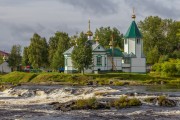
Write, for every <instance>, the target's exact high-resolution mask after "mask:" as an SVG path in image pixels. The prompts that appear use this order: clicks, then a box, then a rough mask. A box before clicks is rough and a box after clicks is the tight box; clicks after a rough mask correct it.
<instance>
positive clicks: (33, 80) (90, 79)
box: [0, 72, 180, 86]
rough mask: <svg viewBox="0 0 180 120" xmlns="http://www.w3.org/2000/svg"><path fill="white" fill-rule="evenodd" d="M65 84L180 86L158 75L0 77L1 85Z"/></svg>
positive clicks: (177, 80) (17, 74)
mask: <svg viewBox="0 0 180 120" xmlns="http://www.w3.org/2000/svg"><path fill="white" fill-rule="evenodd" d="M23 83H24V84H65V85H88V84H89V85H92V84H96V85H117V86H121V85H154V84H173V85H180V78H179V77H161V76H159V75H158V74H155V73H150V74H135V73H106V74H85V75H82V74H64V73H55V72H52V73H24V72H12V73H9V74H6V75H0V84H15V85H16V84H23Z"/></svg>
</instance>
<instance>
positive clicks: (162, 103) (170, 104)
mask: <svg viewBox="0 0 180 120" xmlns="http://www.w3.org/2000/svg"><path fill="white" fill-rule="evenodd" d="M158 104H159V106H164V107H175V106H176V104H177V103H176V102H175V101H174V100H170V99H167V98H166V99H164V100H161V101H160V100H158Z"/></svg>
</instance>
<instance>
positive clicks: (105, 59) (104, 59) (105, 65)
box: [104, 57, 106, 67]
mask: <svg viewBox="0 0 180 120" xmlns="http://www.w3.org/2000/svg"><path fill="white" fill-rule="evenodd" d="M104 63H105V67H106V57H105V58H104Z"/></svg>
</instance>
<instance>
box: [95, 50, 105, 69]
mask: <svg viewBox="0 0 180 120" xmlns="http://www.w3.org/2000/svg"><path fill="white" fill-rule="evenodd" d="M99 55H101V57H102V66H98V65H97V56H99ZM105 58H106V60H105ZM107 65H108V58H107V55H106V54H105V52H95V53H94V54H93V68H92V69H93V70H95V71H96V70H98V69H100V70H107V68H108V66H107Z"/></svg>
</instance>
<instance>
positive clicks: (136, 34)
mask: <svg viewBox="0 0 180 120" xmlns="http://www.w3.org/2000/svg"><path fill="white" fill-rule="evenodd" d="M124 37H125V38H142V35H141V32H140V31H139V29H138V27H137V25H136V22H135V21H132V23H131V25H130V27H129V29H128V31H127V32H126V35H125V36H124Z"/></svg>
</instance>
